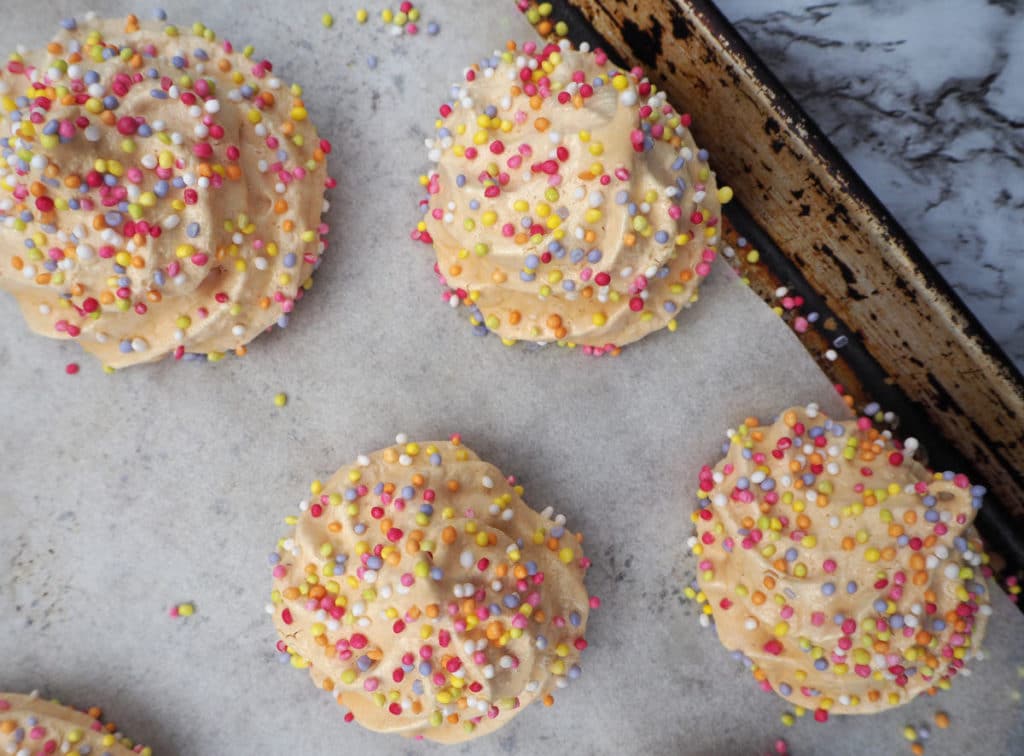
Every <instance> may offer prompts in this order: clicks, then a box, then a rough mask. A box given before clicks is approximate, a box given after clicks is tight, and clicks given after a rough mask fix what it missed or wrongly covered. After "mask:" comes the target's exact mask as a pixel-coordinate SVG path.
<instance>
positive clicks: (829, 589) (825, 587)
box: [821, 583, 836, 596]
mask: <svg viewBox="0 0 1024 756" xmlns="http://www.w3.org/2000/svg"><path fill="white" fill-rule="evenodd" d="M821 592H822V594H824V595H825V596H831V595H832V594H833V593H835V592H836V586H835V583H822V584H821Z"/></svg>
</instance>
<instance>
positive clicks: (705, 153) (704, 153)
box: [697, 150, 709, 160]
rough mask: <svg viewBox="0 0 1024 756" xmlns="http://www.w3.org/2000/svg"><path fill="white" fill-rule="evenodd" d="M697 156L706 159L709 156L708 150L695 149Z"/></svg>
mask: <svg viewBox="0 0 1024 756" xmlns="http://www.w3.org/2000/svg"><path fill="white" fill-rule="evenodd" d="M697 157H698V158H699V159H701V160H707V159H708V157H709V156H708V151H707V150H698V151H697Z"/></svg>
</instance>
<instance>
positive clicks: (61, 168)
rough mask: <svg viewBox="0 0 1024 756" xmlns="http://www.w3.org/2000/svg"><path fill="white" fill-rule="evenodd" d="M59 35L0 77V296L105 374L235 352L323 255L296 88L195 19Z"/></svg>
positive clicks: (315, 169)
mask: <svg viewBox="0 0 1024 756" xmlns="http://www.w3.org/2000/svg"><path fill="white" fill-rule="evenodd" d="M63 26H64V28H63V30H62V31H61V32H60V33H59V34H58V35H57V36H56V37H55V38H54V39H53V41H52V42H51V43H50V44H49V45H48V47H46V48H43V49H39V50H34V51H31V52H27V53H24V54H16V55H14V56H12V58H11V59H10V60H9V61H8V62H7V64H6V67H5V68H3V69H0V288H3V289H5V290H7V291H9V292H11V293H12V294H13V295H14V297H15V298H16V299H17V301H18V304H19V305H20V306H21V309H22V312H23V314H24V316H25V319H26V321H27V322H28V325H29V327H30V328H31V329H32V330H33V331H35V332H37V333H40V334H42V335H44V336H50V337H53V338H60V339H67V338H71V339H75V340H77V341H78V342H79V343H81V345H82V346H83V347H84V348H85V349H86V350H87V351H89V352H91V353H93V354H95V355H96V356H97V357H99V358H100V359H101V360H102V361H103V363H104V364H106V365H109V366H112V367H125V366H127V365H133V364H137V363H140V362H149V361H153V360H157V359H160V358H162V357H165V356H167V355H171V354H173V355H174V356H175V357H178V358H181V357H183V356H185V355H186V354H197V355H204V356H207V357H208V358H209V359H212V360H217V359H219V358H220V357H222V356H223V354H224V353H225V352H227V351H229V350H236V351H237V352H238V353H244V352H245V346H244V345H245V344H247V343H248V342H249V341H251V340H252V339H253V338H255V337H256V336H258V335H259V334H260V333H261V332H262V331H264V330H266V329H267V328H268V327H270V326H272V325H274V324H275V323H277V324H280V325H285V324H286V323H287V319H288V315H289V313H290V312H291V311H292V308H293V306H294V304H295V302H296V301H297V300H298V299H299V298H300V297H301V296H302V293H303V290H304V288H308V286H309V285H311V284H312V277H311V275H312V271H313V269H314V268H315V267H316V265H317V263H318V260H319V258H320V255H321V253H322V252H323V249H324V241H323V237H324V235H325V233H326V230H327V228H326V226H324V225H322V224H321V222H320V213H321V211H322V210H324V209H325V208H326V203H325V201H324V189H325V185H326V184H329V183H330V181H329V180H328V178H327V169H326V165H327V162H326V155H327V153H328V152H330V145H329V143H327V142H326V141H324V140H321V139H320V138H319V137H318V136H317V133H316V129H315V128H314V127H313V125H312V124H311V123H310V121H309V118H308V113H307V112H306V108H305V106H304V104H303V102H302V99H301V88H299V87H298V86H296V85H293V86H292V88H291V89H290V90H289V88H288V87H287V86H286V85H284V84H283V82H281V80H279V79H278V78H277V77H276V76H275V75H274V73H273V68H272V66H271V64H270V63H269V62H268V61H266V60H259V59H257V58H252V57H250V55H249V52H248V51H247V52H246V53H245V54H243V53H241V52H236V51H234V48H233V47H232V46H231V44H230V43H228V42H218V41H217V39H216V35H214V33H213V32H212V31H211V30H209V29H207V28H206V27H204V26H202V25H201V24H197V25H195V26H193V27H191V28H189V29H179V28H177V27H174V26H170V25H168V24H166V23H163V22H157V21H147V22H139V21H138V20H137V19H136V18H135V17H134V16H129V17H128V19H127V20H125V21H114V20H97V19H95V18H93V17H91V16H89V17H87V18H86V19H85V20H84V21H83V22H82V23H81V24H80V23H78V22H77V21H75V20H73V19H68V20H66V21H65V22H64V24H63Z"/></svg>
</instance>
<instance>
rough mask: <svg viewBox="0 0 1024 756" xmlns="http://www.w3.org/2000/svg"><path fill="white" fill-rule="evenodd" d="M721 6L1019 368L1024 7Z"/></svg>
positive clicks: (1023, 336)
mask: <svg viewBox="0 0 1024 756" xmlns="http://www.w3.org/2000/svg"><path fill="white" fill-rule="evenodd" d="M716 2H717V5H718V7H719V8H720V9H721V10H722V12H723V13H724V14H725V15H726V16H727V17H728V18H729V19H730V20H731V21H732V22H733V23H734V24H735V25H736V27H737V28H738V29H739V31H740V33H741V34H742V35H743V36H744V37H745V38H746V40H747V41H748V42H749V43H750V44H751V46H752V47H753V48H754V50H755V51H756V52H757V53H758V55H760V56H761V57H762V58H763V59H764V61H765V63H766V64H767V65H768V67H769V68H770V69H771V70H772V71H773V72H774V73H775V74H776V75H777V76H778V77H779V79H780V80H781V81H782V83H783V84H784V85H785V86H786V87H787V88H788V89H789V91H790V92H791V93H792V94H793V96H794V97H795V98H796V100H797V101H798V102H799V103H800V104H801V105H802V106H803V107H804V108H805V109H806V111H807V112H808V113H809V114H810V116H811V117H812V118H813V119H814V120H815V121H817V123H818V125H819V126H821V128H822V129H823V130H824V132H825V134H827V135H828V137H829V138H830V139H831V140H832V142H833V143H834V144H835V145H836V147H837V148H838V149H839V151H840V152H842V153H843V155H845V156H846V158H847V159H848V160H849V161H850V163H852V164H853V167H854V168H855V169H856V170H857V172H858V173H859V174H860V175H861V177H862V178H863V179H864V180H865V181H866V182H867V184H868V186H870V187H871V189H872V190H873V191H874V192H875V193H876V194H877V195H878V197H879V198H880V199H881V200H882V202H883V203H884V204H885V205H886V206H887V207H888V208H889V209H890V210H891V211H892V213H893V215H894V216H895V217H896V219H897V220H898V221H899V222H900V223H901V224H902V225H903V227H904V228H905V229H906V230H907V232H908V233H909V234H910V236H911V237H913V239H914V240H915V241H916V242H917V243H918V244H919V245H920V247H921V249H922V250H923V251H924V253H925V254H926V255H927V256H928V257H929V258H930V259H931V261H932V262H933V263H934V264H935V266H936V267H937V268H938V269H939V271H940V272H941V273H942V275H943V276H945V277H946V280H947V281H949V283H950V284H951V285H952V286H953V288H954V289H955V290H956V291H957V293H958V294H959V295H960V296H961V297H962V298H963V300H964V302H965V303H966V304H967V306H968V307H969V308H970V309H971V310H973V311H974V313H975V314H976V315H977V316H978V318H979V319H980V320H981V322H982V323H983V324H984V326H985V327H986V328H987V329H988V331H989V332H990V333H991V334H992V336H993V337H994V338H995V340H996V341H997V342H998V343H999V344H1001V345H1002V347H1003V349H1005V350H1006V352H1007V354H1009V356H1010V359H1011V360H1013V361H1014V362H1015V363H1016V365H1017V367H1018V368H1022V369H1024V293H1022V292H1021V289H1022V287H1024V236H1022V235H1021V234H1020V231H1019V227H1020V220H1021V217H1022V210H1024V88H1022V87H1021V82H1022V81H1024V5H1022V4H1021V3H1019V2H1017V0H901V1H900V2H898V3H894V2H890V0H844V1H843V2H810V1H809V0H771V2H765V0H716Z"/></svg>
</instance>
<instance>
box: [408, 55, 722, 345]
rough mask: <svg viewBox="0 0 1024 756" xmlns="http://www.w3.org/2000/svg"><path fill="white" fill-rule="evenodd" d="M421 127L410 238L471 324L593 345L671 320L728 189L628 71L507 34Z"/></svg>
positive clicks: (709, 244) (637, 74)
mask: <svg viewBox="0 0 1024 756" xmlns="http://www.w3.org/2000/svg"><path fill="white" fill-rule="evenodd" d="M436 126H437V131H436V134H435V135H434V136H433V137H432V138H431V139H428V140H427V149H428V152H429V157H430V160H431V162H432V163H433V164H434V166H433V168H432V169H431V171H430V172H429V174H428V175H426V176H424V177H422V179H421V181H422V183H423V184H424V185H425V187H426V189H427V197H426V199H424V200H423V202H422V209H423V212H424V219H423V221H422V222H421V223H420V225H419V227H418V228H417V230H416V231H414V232H413V238H415V239H419V240H421V241H424V242H427V243H432V244H433V247H434V251H435V253H436V255H437V265H436V267H435V272H436V273H437V275H438V277H439V279H440V281H441V283H442V285H443V286H444V295H443V296H444V299H445V300H446V301H447V302H448V303H449V304H450V305H452V306H453V307H455V306H458V305H460V304H462V305H465V306H466V307H467V308H468V309H469V311H470V313H471V315H470V319H471V322H472V323H473V325H474V328H475V330H476V332H477V333H478V334H481V335H483V334H486V333H488V332H494V333H496V334H498V335H499V336H500V337H501V338H502V340H503V341H504V342H505V343H507V344H511V343H513V342H515V341H530V342H538V343H551V342H554V343H559V344H562V345H568V346H577V345H578V346H581V347H582V348H583V351H584V352H586V353H587V354H594V355H601V354H608V353H611V354H617V353H618V351H619V349H620V347H621V346H622V345H624V344H628V343H630V342H632V341H636V340H638V339H641V338H643V337H644V336H646V335H647V334H649V333H651V332H652V331H656V330H658V329H661V328H666V327H667V328H669V329H670V330H675V329H676V327H677V318H678V316H679V314H680V311H681V310H682V309H684V308H686V307H688V306H689V305H690V304H692V303H693V302H694V301H695V300H696V298H697V286H698V283H699V282H700V280H701V279H702V278H703V277H705V276H706V275H708V273H709V272H710V270H711V262H712V260H713V259H714V257H715V255H716V250H717V248H718V244H719V238H720V217H719V216H720V205H721V202H722V201H728V199H729V197H731V195H732V192H731V190H729V189H728V188H723V189H722V190H721V192H720V191H719V190H718V189H717V188H716V184H715V176H714V173H712V171H711V169H710V167H709V166H708V163H707V159H708V155H707V152H706V151H705V150H701V149H699V148H698V147H697V145H696V144H695V143H694V141H693V137H692V136H691V134H690V130H689V126H690V116H689V115H687V114H682V115H681V114H679V113H677V112H676V111H675V110H674V109H673V108H672V106H671V105H669V104H668V102H667V101H666V98H665V94H664V92H660V91H658V90H657V89H656V88H655V87H654V86H653V85H652V84H651V83H650V82H649V81H648V80H647V79H646V78H644V76H643V74H642V72H641V71H640V70H639V69H634V70H632V71H626V70H621V69H619V68H617V67H616V66H615V65H613V64H612V63H611V62H610V61H609V60H608V57H607V55H605V53H604V52H602V51H600V50H598V51H596V52H590V51H589V49H588V48H586V47H583V48H582V49H581V50H579V51H577V50H572V49H570V47H569V45H568V43H567V42H566V43H564V44H562V45H555V44H551V45H547V46H543V47H538V46H537V45H535V44H533V43H527V44H525V45H523V46H522V47H521V48H517V47H515V46H512V45H510V46H509V48H508V49H506V50H503V51H498V52H495V53H494V54H493V56H491V57H490V58H487V59H486V60H484V61H482V62H481V63H479V64H477V65H474V66H472V67H470V68H468V69H466V71H465V75H464V78H463V81H461V82H460V83H458V84H456V85H454V86H453V87H452V90H451V93H450V98H449V101H448V102H446V103H445V104H444V105H442V106H441V109H440V117H439V118H438V120H437V124H436Z"/></svg>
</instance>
